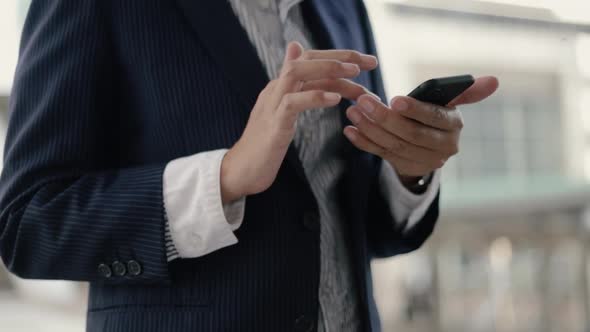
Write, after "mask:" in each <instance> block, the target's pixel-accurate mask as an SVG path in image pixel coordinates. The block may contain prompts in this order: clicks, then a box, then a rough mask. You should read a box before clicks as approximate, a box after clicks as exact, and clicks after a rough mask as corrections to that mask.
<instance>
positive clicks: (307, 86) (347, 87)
mask: <svg viewBox="0 0 590 332" xmlns="http://www.w3.org/2000/svg"><path fill="white" fill-rule="evenodd" d="M301 90H302V91H307V90H324V91H330V92H336V93H339V94H340V95H342V97H344V98H347V99H351V100H356V99H357V98H358V97H360V96H362V95H364V94H370V95H372V96H374V97H376V98H379V97H378V96H377V95H375V94H373V93H372V92H371V91H369V90H367V89H366V88H365V87H364V86H362V85H360V84H358V83H355V82H353V81H351V80H347V79H344V78H337V79H331V78H329V79H322V80H315V81H307V82H305V83H304V84H303V87H302V88H301Z"/></svg>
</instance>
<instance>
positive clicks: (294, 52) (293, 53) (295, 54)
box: [285, 42, 303, 62]
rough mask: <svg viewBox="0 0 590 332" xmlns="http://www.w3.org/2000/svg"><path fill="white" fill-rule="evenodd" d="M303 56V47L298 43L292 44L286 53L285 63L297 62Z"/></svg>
mask: <svg viewBox="0 0 590 332" xmlns="http://www.w3.org/2000/svg"><path fill="white" fill-rule="evenodd" d="M302 54H303V46H301V44H299V43H298V42H290V43H289V45H287V50H286V51H285V62H286V61H290V60H295V59H297V58H299V57H300V56H301V55H302Z"/></svg>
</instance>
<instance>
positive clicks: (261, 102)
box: [221, 43, 377, 203]
mask: <svg viewBox="0 0 590 332" xmlns="http://www.w3.org/2000/svg"><path fill="white" fill-rule="evenodd" d="M376 67H377V59H376V58H375V57H373V56H371V55H364V54H360V53H358V52H355V51H346V50H329V51H318V50H309V51H304V50H303V48H302V47H301V45H299V44H298V43H290V44H289V46H288V47H287V51H286V54H285V59H284V62H283V67H282V70H281V74H280V76H279V78H278V79H276V80H273V81H271V82H270V83H269V84H268V85H267V86H266V87H265V88H264V90H263V91H262V92H261V93H260V95H259V96H258V100H257V101H256V105H255V106H254V109H253V110H252V112H251V113H250V118H249V119H248V123H247V125H246V129H245V130H244V133H243V134H242V136H241V137H240V139H239V140H238V142H237V143H236V144H235V145H234V146H233V147H232V148H231V149H230V150H229V151H228V152H227V154H226V155H225V157H224V159H223V161H222V164H221V196H222V200H223V202H224V203H225V202H230V201H233V200H235V199H238V198H239V197H242V196H245V195H252V194H257V193H260V192H262V191H264V190H266V189H267V188H268V187H270V185H271V184H272V183H273V182H274V180H275V178H276V176H277V173H278V171H279V168H280V166H281V164H282V162H283V159H284V157H285V154H286V152H287V149H288V147H289V144H290V143H291V141H292V140H293V136H294V135H295V129H296V120H297V117H298V115H299V114H300V113H301V112H303V111H305V110H308V109H317V108H325V107H331V106H335V105H337V104H338V103H339V102H340V100H341V99H342V97H344V98H349V99H357V98H358V97H359V96H361V95H364V94H367V93H370V92H368V91H367V90H366V89H365V88H364V87H362V86H360V85H358V84H356V83H353V82H352V81H350V80H348V79H350V78H354V77H356V76H358V75H359V74H360V72H361V70H371V69H374V68H376Z"/></svg>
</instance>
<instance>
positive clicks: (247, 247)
mask: <svg viewBox="0 0 590 332" xmlns="http://www.w3.org/2000/svg"><path fill="white" fill-rule="evenodd" d="M304 16H305V18H306V20H307V23H308V25H309V26H310V29H311V31H312V33H313V34H314V37H315V39H316V43H317V44H319V45H321V46H322V47H324V48H349V49H357V50H359V51H362V52H365V53H375V46H374V44H373V39H372V35H371V31H370V27H369V23H368V18H367V15H366V12H365V9H364V7H363V5H362V2H361V1H359V0H309V1H306V2H304ZM265 75H266V74H265V71H264V69H263V66H262V64H261V63H260V61H259V60H258V58H257V55H256V52H255V50H254V48H253V47H252V45H251V44H250V43H249V40H248V38H247V35H246V33H245V32H244V31H243V30H242V28H241V26H240V24H239V22H238V21H237V19H236V18H235V17H234V16H233V12H232V11H231V8H230V7H229V5H228V4H227V2H226V1H221V0H216V1H191V0H174V1H166V0H126V1H115V0H84V1H80V0H51V1H49V0H34V1H33V2H32V5H31V8H30V11H29V14H28V17H27V20H26V23H25V26H24V31H23V37H22V44H21V49H20V60H19V63H18V67H17V72H16V77H15V80H14V89H13V93H12V96H11V99H10V110H11V116H10V124H9V128H8V137H7V141H6V150H5V156H4V158H5V159H4V160H5V163H4V169H3V172H2V176H1V179H0V253H1V256H2V259H3V261H4V263H5V264H6V266H7V267H8V268H9V269H10V270H11V271H12V272H14V273H15V274H17V275H19V276H21V277H23V278H39V279H67V280H81V281H89V282H90V297H89V304H88V321H87V329H88V331H142V332H146V331H292V330H293V331H312V330H314V329H315V328H316V321H317V312H318V282H319V281H318V280H319V227H318V211H317V206H316V203H315V201H314V198H313V194H312V192H311V191H310V188H309V185H308V183H307V182H306V179H305V177H304V174H303V171H302V168H301V164H300V162H299V161H298V159H297V151H295V149H294V147H291V148H290V149H289V151H288V153H287V157H286V160H285V162H284V163H283V166H282V167H281V169H280V171H279V174H278V177H277V179H276V182H275V183H274V184H273V185H272V187H271V188H270V189H269V190H267V191H266V192H264V193H261V194H258V195H253V196H251V197H248V198H247V204H246V214H245V219H244V222H243V225H242V226H241V228H240V229H239V230H238V231H237V232H236V233H237V237H238V238H239V240H240V242H239V243H238V244H237V245H234V246H231V247H228V248H224V249H222V250H219V251H216V252H214V253H212V254H209V255H207V256H205V257H201V258H198V259H190V260H176V261H174V262H172V263H167V261H166V251H165V241H164V225H165V218H166V215H165V211H164V206H163V199H162V172H163V169H164V167H165V165H166V163H167V162H168V161H170V160H172V159H174V158H178V157H181V156H186V155H190V154H194V153H197V152H200V151H205V150H212V149H218V148H228V147H230V146H231V145H232V144H233V143H234V142H235V141H236V140H237V139H238V138H239V136H240V134H241V133H242V131H243V129H244V127H245V124H246V121H247V119H248V114H249V111H250V109H251V108H252V106H253V105H254V102H255V100H256V97H257V95H258V93H259V91H261V90H262V89H263V87H264V86H265V85H266V83H267V81H268V78H267V77H266V76H265ZM358 81H359V82H360V83H362V84H364V85H365V86H367V87H368V88H370V89H371V90H372V91H375V92H377V93H378V94H380V95H381V96H383V95H384V91H383V86H382V82H381V78H380V76H379V72H378V71H373V72H371V73H365V74H363V75H361V77H360V78H359V79H358ZM383 97H384V96H383ZM346 105H347V103H343V104H342V107H346ZM343 113H344V112H343ZM345 123H346V120H345V117H344V116H343V125H344V124H345ZM346 148H347V156H348V157H347V175H346V177H345V179H344V180H343V181H342V183H341V184H340V186H341V190H340V193H341V200H342V202H341V203H342V206H343V208H344V209H345V213H346V215H347V217H348V218H347V220H348V224H349V225H348V227H350V229H351V233H352V234H354V235H355V237H354V239H351V241H350V243H349V245H350V246H351V249H352V252H353V253H354V257H353V260H354V269H355V278H356V280H357V282H358V284H359V285H360V286H359V289H360V294H359V297H360V299H361V303H362V308H363V312H364V326H365V328H366V330H367V331H368V330H371V329H373V330H378V329H379V324H378V318H377V314H376V310H375V305H374V302H373V300H372V296H371V293H372V286H371V275H370V269H369V261H370V259H371V258H372V257H378V256H390V255H395V254H399V253H404V252H408V251H411V250H413V249H416V248H417V247H419V246H420V245H421V244H422V243H423V242H424V240H425V239H426V238H427V237H428V235H429V234H430V233H431V231H432V229H433V227H434V224H435V221H436V218H437V215H438V203H437V202H435V203H434V204H433V205H432V206H431V207H430V209H429V211H428V213H427V214H426V216H425V217H424V219H423V220H422V221H421V222H420V223H418V224H417V226H415V227H413V228H411V229H409V230H407V231H406V232H403V233H402V232H400V229H397V228H395V227H394V226H393V225H394V224H393V223H392V217H391V215H390V212H389V210H388V207H387V204H385V202H384V200H383V198H382V197H381V196H380V194H379V191H378V189H377V174H378V171H379V167H380V162H381V161H380V159H378V158H376V157H374V156H371V155H369V154H366V153H364V152H361V151H358V150H356V149H354V148H353V147H352V145H347V147H346ZM99 267H100V268H99ZM392 296H395V295H394V294H392Z"/></svg>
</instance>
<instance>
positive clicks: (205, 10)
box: [176, 0, 307, 183]
mask: <svg viewBox="0 0 590 332" xmlns="http://www.w3.org/2000/svg"><path fill="white" fill-rule="evenodd" d="M176 2H177V4H178V7H179V8H180V10H181V12H182V13H183V15H184V16H185V18H186V19H187V21H188V23H189V25H190V26H191V27H192V29H193V30H194V32H195V33H196V35H197V38H198V39H199V40H200V41H201V42H202V43H203V45H204V46H205V47H206V48H207V50H208V51H209V52H210V54H211V57H212V58H213V59H214V60H215V61H216V62H217V64H218V66H219V68H220V70H222V71H223V72H224V73H225V75H226V76H227V79H228V80H229V81H230V82H231V83H232V84H233V86H234V88H235V89H236V91H237V92H238V93H239V95H240V98H241V99H242V101H243V102H244V103H245V105H246V108H245V110H247V112H250V111H251V110H252V108H253V107H254V104H255V103H256V99H257V98H258V94H260V91H262V89H264V87H265V86H266V84H268V82H269V78H268V76H267V74H266V69H265V68H264V65H263V64H262V62H261V61H260V59H259V58H258V54H257V53H256V49H255V48H254V46H253V45H252V43H251V42H250V39H249V38H248V34H247V33H246V31H244V29H243V28H242V25H241V24H240V22H239V21H238V19H237V17H236V16H235V15H234V13H233V10H232V8H231V5H230V4H229V2H228V1H227V0H211V1H195V0H176ZM285 159H286V160H287V162H288V163H289V164H291V166H293V167H294V169H295V172H296V173H297V175H298V176H299V177H300V178H302V179H303V180H304V181H305V182H306V183H307V178H306V176H305V172H304V170H303V166H302V165H301V161H300V160H299V154H298V152H297V149H296V148H295V146H294V144H293V143H291V145H290V146H289V149H288V150H287V154H286V156H285Z"/></svg>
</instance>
